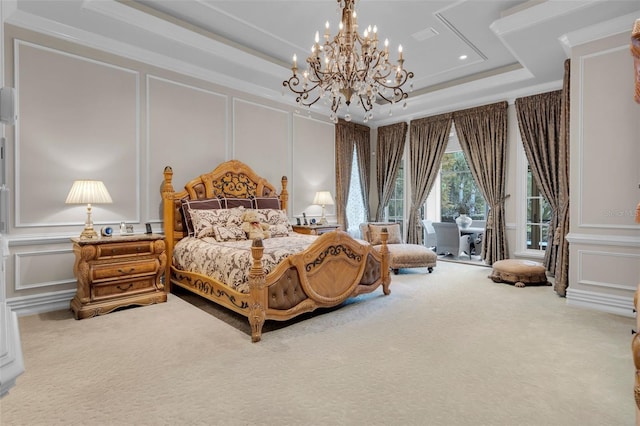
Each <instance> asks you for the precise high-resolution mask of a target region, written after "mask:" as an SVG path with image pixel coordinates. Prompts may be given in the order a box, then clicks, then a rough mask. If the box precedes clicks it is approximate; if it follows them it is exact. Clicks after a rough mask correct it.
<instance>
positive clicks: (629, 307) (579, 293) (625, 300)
mask: <svg viewBox="0 0 640 426" xmlns="http://www.w3.org/2000/svg"><path fill="white" fill-rule="evenodd" d="M567 305H569V306H577V307H581V308H588V309H594V310H597V311H602V312H609V313H612V314H617V315H622V316H625V317H631V318H635V315H636V314H635V313H634V312H633V297H622V296H615V295H611V294H603V293H598V292H594V291H587V290H580V289H574V288H571V287H569V288H568V289H567Z"/></svg>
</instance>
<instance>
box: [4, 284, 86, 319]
mask: <svg viewBox="0 0 640 426" xmlns="http://www.w3.org/2000/svg"><path fill="white" fill-rule="evenodd" d="M75 294H76V290H75V289H73V290H65V291H56V292H52V293H42V294H36V295H33V296H23V297H14V298H12V299H7V305H8V306H9V307H10V308H11V310H12V311H13V312H15V313H17V314H18V316H26V315H36V314H42V313H45V312H51V311H59V310H63V309H69V303H70V302H71V299H73V296H75Z"/></svg>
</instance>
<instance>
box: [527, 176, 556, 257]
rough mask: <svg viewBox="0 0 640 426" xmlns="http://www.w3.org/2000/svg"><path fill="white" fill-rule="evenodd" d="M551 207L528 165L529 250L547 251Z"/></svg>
mask: <svg viewBox="0 0 640 426" xmlns="http://www.w3.org/2000/svg"><path fill="white" fill-rule="evenodd" d="M550 221H551V206H550V205H549V203H548V202H547V200H546V199H545V198H544V197H543V196H542V194H541V193H540V189H539V188H538V185H536V182H535V179H533V174H532V173H531V167H530V166H529V165H527V220H526V225H527V226H526V229H527V246H526V248H527V250H546V248H547V235H548V234H547V233H548V231H549V222H550Z"/></svg>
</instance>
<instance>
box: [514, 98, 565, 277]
mask: <svg viewBox="0 0 640 426" xmlns="http://www.w3.org/2000/svg"><path fill="white" fill-rule="evenodd" d="M515 105H516V114H517V117H518V127H519V129H520V136H521V137H522V145H523V146H524V152H525V154H526V156H527V160H528V161H529V167H530V168H531V174H532V176H533V180H534V181H535V183H536V185H538V188H539V189H540V192H541V193H542V195H543V196H544V198H545V199H546V200H547V202H548V203H549V205H550V206H551V220H550V222H549V228H548V231H547V247H546V250H545V255H544V266H545V268H546V270H547V271H549V272H550V273H551V274H552V275H555V272H556V259H557V255H558V250H557V248H558V246H557V245H556V244H555V243H554V235H555V232H556V227H557V226H558V213H559V211H560V199H559V195H560V173H561V172H562V170H561V169H562V168H563V167H565V165H562V164H560V145H561V141H560V139H561V137H562V136H561V132H562V130H561V124H560V123H561V110H562V90H557V91H554V92H548V93H540V94H537V95H532V96H527V97H523V98H518V99H516V102H515Z"/></svg>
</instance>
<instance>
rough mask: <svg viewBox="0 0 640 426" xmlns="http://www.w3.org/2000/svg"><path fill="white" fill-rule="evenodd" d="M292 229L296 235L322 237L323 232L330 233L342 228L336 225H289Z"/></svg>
mask: <svg viewBox="0 0 640 426" xmlns="http://www.w3.org/2000/svg"><path fill="white" fill-rule="evenodd" d="M291 226H292V227H293V230H294V232H297V233H298V234H311V235H322V234H324V233H325V232H331V231H336V230H339V229H341V228H342V227H341V226H340V225H338V224H335V223H334V224H326V225H291Z"/></svg>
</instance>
